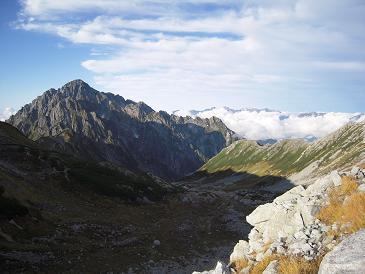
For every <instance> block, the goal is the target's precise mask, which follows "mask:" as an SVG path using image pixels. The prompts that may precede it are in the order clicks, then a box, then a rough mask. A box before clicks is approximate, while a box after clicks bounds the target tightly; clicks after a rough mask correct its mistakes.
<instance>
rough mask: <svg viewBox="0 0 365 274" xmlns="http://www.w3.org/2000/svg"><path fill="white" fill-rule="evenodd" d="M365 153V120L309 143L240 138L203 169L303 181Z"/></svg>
mask: <svg viewBox="0 0 365 274" xmlns="http://www.w3.org/2000/svg"><path fill="white" fill-rule="evenodd" d="M364 156H365V122H364V121H362V122H351V123H349V124H347V125H345V126H343V127H342V128H340V129H339V130H337V131H335V132H334V133H332V134H330V135H328V136H326V137H324V138H322V139H319V140H317V141H315V142H313V143H308V142H306V141H304V140H301V139H288V140H282V141H280V142H277V143H275V144H273V145H260V144H259V143H257V142H255V141H249V140H240V141H237V142H235V143H233V144H232V145H231V146H229V147H227V148H225V149H224V150H222V151H221V152H220V153H219V154H218V155H216V156H215V157H213V158H212V159H210V160H209V161H208V162H207V163H206V164H205V165H204V166H203V167H202V168H201V169H200V171H201V172H203V173H205V174H206V173H207V174H214V173H217V172H222V171H225V170H231V171H234V172H236V173H241V172H248V173H250V174H256V175H259V176H263V175H276V176H284V177H289V176H291V175H294V176H292V177H291V179H292V180H295V181H297V180H299V181H302V180H304V179H306V177H308V176H307V175H310V176H312V177H313V176H314V175H323V174H325V173H326V172H329V171H331V170H334V169H337V168H344V167H346V166H351V164H354V163H357V162H358V161H360V160H362V159H363V158H364Z"/></svg>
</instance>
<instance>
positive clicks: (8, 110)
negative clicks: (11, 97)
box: [0, 107, 16, 121]
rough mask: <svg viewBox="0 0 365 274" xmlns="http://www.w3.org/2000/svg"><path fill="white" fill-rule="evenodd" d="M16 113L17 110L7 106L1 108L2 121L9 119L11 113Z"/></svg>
mask: <svg viewBox="0 0 365 274" xmlns="http://www.w3.org/2000/svg"><path fill="white" fill-rule="evenodd" d="M15 113H16V111H15V110H14V109H13V108H10V107H7V108H5V109H0V121H5V120H7V119H8V118H9V117H10V116H11V115H13V114H15Z"/></svg>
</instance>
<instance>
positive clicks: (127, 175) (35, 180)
mask: <svg viewBox="0 0 365 274" xmlns="http://www.w3.org/2000/svg"><path fill="white" fill-rule="evenodd" d="M0 153H1V155H2V157H1V159H0V182H1V183H2V184H1V185H2V186H3V188H4V190H5V192H6V193H7V195H10V196H11V197H13V198H14V199H18V200H22V202H24V203H25V204H27V203H28V202H29V201H30V200H33V202H36V201H38V202H41V201H44V200H45V199H46V197H47V196H49V195H55V196H57V194H55V193H57V192H64V191H70V190H73V191H76V192H86V193H87V192H93V193H97V194H100V195H105V196H109V197H116V198H120V199H122V200H126V201H135V200H138V199H139V200H143V199H146V198H147V199H149V200H158V199H162V198H163V196H164V194H166V193H168V192H170V190H173V188H172V187H171V186H170V185H169V184H167V183H164V182H162V181H160V180H157V179H155V178H153V177H151V176H149V175H148V174H145V173H141V172H139V173H137V172H135V173H133V172H131V171H127V170H123V169H121V168H116V167H113V166H110V165H109V166H108V165H105V164H99V163H96V162H93V161H90V160H88V161H85V160H82V159H79V158H77V157H74V156H72V155H69V154H64V153H59V152H57V151H53V150H49V149H47V148H45V147H44V146H42V145H40V144H38V143H36V142H34V141H32V140H30V139H28V138H27V137H26V136H24V135H23V134H22V133H21V132H20V131H18V130H17V129H16V128H14V127H13V126H11V125H9V124H7V123H4V122H0ZM35 197H36V198H35ZM40 197H42V198H40ZM33 198H35V199H33ZM38 199H39V200H38ZM56 200H57V199H56Z"/></svg>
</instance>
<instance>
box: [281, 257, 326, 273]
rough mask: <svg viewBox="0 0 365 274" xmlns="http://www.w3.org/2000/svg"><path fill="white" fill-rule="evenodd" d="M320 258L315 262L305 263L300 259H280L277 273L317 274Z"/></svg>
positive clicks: (305, 261)
mask: <svg viewBox="0 0 365 274" xmlns="http://www.w3.org/2000/svg"><path fill="white" fill-rule="evenodd" d="M321 261H322V257H318V258H317V259H316V260H313V261H307V260H305V259H303V258H301V257H284V256H282V257H280V258H279V269H278V270H279V273H280V274H315V273H318V269H319V265H320V264H321Z"/></svg>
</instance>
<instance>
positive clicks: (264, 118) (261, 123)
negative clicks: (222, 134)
mask: <svg viewBox="0 0 365 274" xmlns="http://www.w3.org/2000/svg"><path fill="white" fill-rule="evenodd" d="M174 114H176V115H180V116H187V115H188V116H192V117H197V116H198V117H201V118H209V117H212V116H216V117H218V118H220V119H221V120H222V121H223V122H224V123H225V124H226V125H227V126H228V127H229V128H230V129H232V130H233V131H235V132H236V133H237V134H238V135H239V136H240V137H242V138H247V139H253V140H266V139H276V140H279V139H287V138H306V139H310V140H312V139H315V138H321V137H324V136H326V135H327V134H329V133H331V132H333V131H335V130H337V129H339V128H340V127H342V126H343V125H345V124H347V123H349V122H351V121H361V120H364V119H365V114H363V113H342V112H328V113H323V112H311V113H291V112H282V111H275V110H268V109H240V110H234V109H230V108H227V107H221V108H211V109H206V110H202V111H194V110H193V111H175V112H174Z"/></svg>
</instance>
